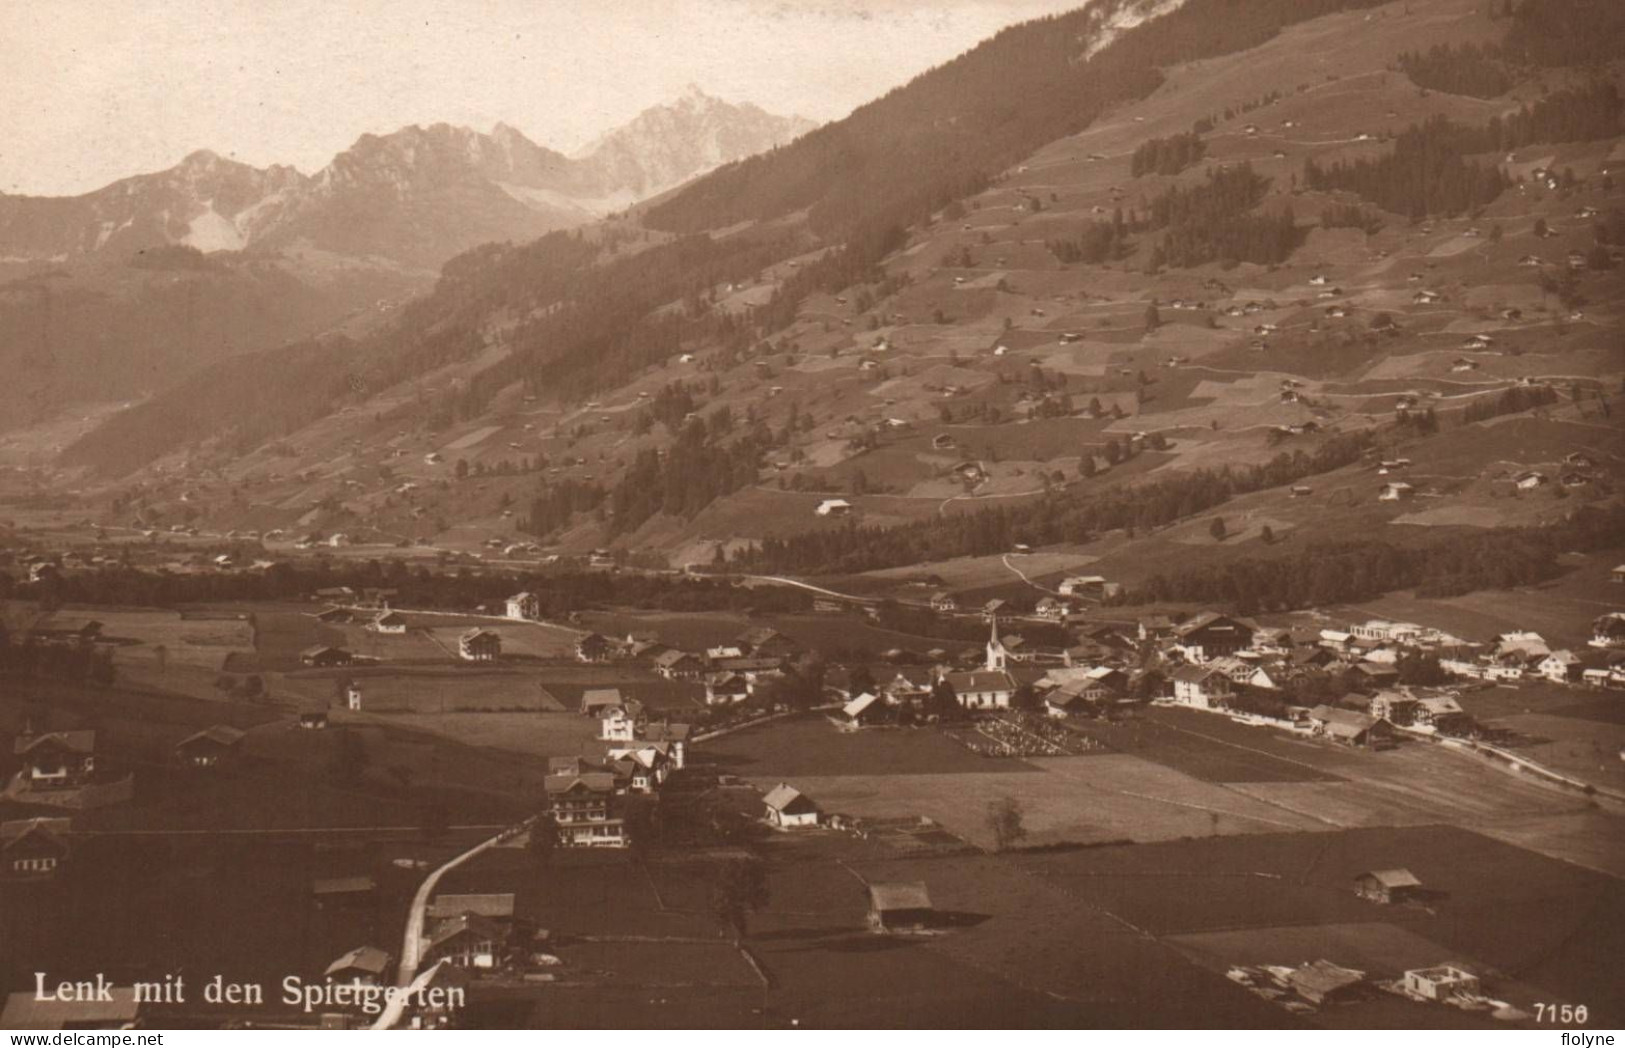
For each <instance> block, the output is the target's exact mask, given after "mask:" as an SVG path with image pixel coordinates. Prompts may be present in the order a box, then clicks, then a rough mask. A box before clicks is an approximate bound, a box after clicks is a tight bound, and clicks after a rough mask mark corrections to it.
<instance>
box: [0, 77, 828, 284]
mask: <svg viewBox="0 0 1625 1048" xmlns="http://www.w3.org/2000/svg"><path fill="white" fill-rule="evenodd" d="M813 126H814V124H813V123H812V122H811V121H808V120H805V119H802V118H800V117H780V116H775V115H772V114H769V113H767V112H764V111H763V110H762V109H760V108H758V107H756V106H754V105H750V104H748V103H747V104H742V105H733V104H730V103H728V102H725V101H723V100H721V99H718V98H713V97H711V96H709V95H706V94H705V93H704V92H702V91H700V90H699V89H698V88H697V87H693V86H691V87H690V88H689V89H688V90H687V91H686V92H685V93H684V94H683V95H682V97H680V98H679V99H677V100H676V101H674V102H673V103H671V104H668V105H661V106H655V107H653V108H650V109H647V110H645V111H644V112H642V113H641V114H639V115H638V116H637V117H636V118H634V119H633V120H632V121H631V122H630V123H628V124H626V125H624V126H623V127H620V128H617V129H615V130H613V131H610V132H609V133H607V134H605V135H604V136H603V137H601V138H600V139H598V140H597V141H596V142H594V143H593V144H592V145H591V146H589V147H588V148H586V149H584V150H582V151H580V152H579V153H577V154H576V155H574V156H566V155H564V154H563V153H560V152H557V151H555V150H552V149H548V148H546V147H545V146H541V145H538V144H537V143H535V142H533V141H531V140H530V139H529V138H527V137H526V136H525V135H524V134H523V133H522V132H520V131H519V130H517V129H515V128H513V127H510V126H508V125H506V124H500V123H499V124H497V125H496V126H495V127H494V128H493V129H492V130H491V132H490V133H489V134H485V133H481V132H479V131H474V130H471V129H469V128H466V127H455V126H452V125H449V124H432V125H430V126H428V127H421V126H418V125H411V126H408V127H403V128H401V129H399V130H398V131H395V132H393V133H390V134H385V135H375V134H367V135H363V136H361V138H359V139H357V140H356V142H355V143H354V144H353V145H352V146H350V148H348V149H346V150H345V151H344V152H342V153H340V154H338V155H337V156H335V157H334V158H333V160H332V162H331V163H329V164H328V165H327V166H326V167H324V168H323V169H322V170H320V171H318V172H316V173H315V174H313V175H305V174H302V173H301V172H299V171H297V170H295V169H294V168H292V167H288V166H284V165H273V166H271V167H267V168H256V167H252V166H250V165H248V164H243V163H239V162H237V161H235V160H231V159H229V158H226V157H222V156H219V155H217V154H215V153H213V152H210V151H208V150H199V151H197V152H194V153H192V154H191V155H189V156H187V157H186V158H185V159H184V160H182V161H181V162H180V163H179V164H178V165H176V166H175V167H173V168H170V169H168V170H166V171H159V172H156V173H153V174H145V175H136V176H133V177H130V178H125V179H121V180H119V181H117V182H114V183H113V184H111V185H109V186H106V187H104V188H102V189H98V190H96V191H94V192H90V193H86V194H83V195H80V196H74V197H35V196H10V195H5V194H0V263H6V264H9V266H10V267H13V268H15V267H17V266H20V265H35V266H37V265H40V264H54V265H60V264H62V263H65V262H72V261H74V260H78V259H83V258H87V257H95V256H101V257H113V258H118V259H124V258H128V257H129V256H131V255H133V254H135V253H136V252H140V251H146V250H151V249H152V248H155V247H163V246H168V245H176V244H179V245H187V246H190V247H194V248H197V249H198V250H200V251H203V252H213V251H244V250H256V249H264V250H266V251H277V250H285V249H288V248H292V247H298V246H305V247H309V248H314V249H316V250H318V251H324V252H331V253H335V254H339V255H343V256H349V257H353V258H364V259H369V260H374V261H379V260H382V261H387V262H389V263H394V264H398V265H402V266H408V267H416V268H426V269H434V268H436V267H438V266H439V264H440V263H441V262H443V261H445V260H446V259H447V258H450V257H451V256H452V255H455V254H457V253H458V252H460V251H463V250H466V249H467V248H469V247H472V246H474V245H476V244H480V243H485V242H488V241H501V240H514V241H519V240H528V239H532V238H534V237H537V236H540V235H541V234H543V233H546V232H549V231H550V230H554V229H562V228H569V227H571V226H576V225H580V224H582V223H584V222H589V221H592V220H593V219H595V218H598V217H601V216H602V215H604V214H606V213H608V212H611V211H615V210H619V209H622V208H625V207H627V206H629V205H631V204H633V203H636V202H638V201H640V200H643V199H647V198H648V197H651V196H654V195H656V194H659V193H661V192H664V191H666V190H668V189H671V188H673V187H674V186H677V185H680V184H681V183H683V182H685V181H687V180H689V179H691V178H693V177H695V176H696V175H700V174H703V173H705V172H706V171H709V170H711V169H712V168H715V167H717V166H719V165H722V164H725V163H728V162H729V161H732V160H737V159H740V158H742V157H746V156H749V155H751V154H754V153H758V152H761V151H764V150H767V149H771V148H773V147H775V146H778V145H782V144H785V143H787V142H789V141H791V140H792V139H794V138H796V137H797V136H799V135H801V134H803V133H805V132H806V131H808V130H810V129H811V128H812V127H813Z"/></svg>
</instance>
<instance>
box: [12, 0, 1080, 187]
mask: <svg viewBox="0 0 1625 1048" xmlns="http://www.w3.org/2000/svg"><path fill="white" fill-rule="evenodd" d="M1084 2H1085V0H366V2H357V0H202V2H200V0H0V85H3V91H0V99H3V100H0V192H6V193H39V194H52V195H55V194H65V193H80V192H84V191H87V190H90V189H95V188H97V187H100V186H102V185H105V184H106V183H108V182H110V181H113V180H114V179H117V178H121V177H124V176H126V175H130V174H136V173H140V172H144V171H155V170H160V169H163V168H166V167H170V166H172V165H173V164H175V163H176V162H178V161H179V160H180V159H181V158H182V157H183V156H185V155H186V154H187V153H189V152H191V151H192V150H194V149H213V150H214V151H216V152H218V153H220V154H222V155H224V156H230V157H234V158H235V159H238V160H241V161H244V162H245V163H250V164H254V165H256V166H264V165H266V164H271V163H291V164H293V165H294V166H295V167H297V168H299V169H300V170H301V171H304V172H306V173H307V174H308V173H310V172H313V171H315V170H317V169H319V168H321V167H323V166H324V165H326V163H327V162H328V161H329V160H330V159H331V158H332V156H333V154H334V153H337V152H339V151H340V150H342V149H344V148H346V147H347V146H349V145H350V143H352V142H353V141H355V139H356V138H357V136H359V135H361V134H362V133H364V132H368V131H372V132H378V133H386V132H389V131H393V130H394V129H396V128H398V127H401V126H403V125H405V124H414V123H415V124H430V123H434V122H437V121H447V122H450V123H456V124H467V125H470V126H472V127H476V128H478V129H480V130H482V131H484V130H489V129H490V127H491V125H492V124H494V123H496V122H497V121H499V120H500V121H505V122H507V123H509V124H512V125H513V126H515V127H517V128H518V129H519V130H521V131H523V132H524V133H525V134H527V135H529V136H530V137H531V138H533V139H535V140H536V141H538V142H540V143H542V144H544V145H548V146H552V147H553V148H556V149H562V150H565V151H569V150H571V149H574V148H576V147H578V146H580V145H583V144H586V143H587V142H589V141H591V140H592V139H593V138H595V137H596V136H597V135H598V134H599V133H600V132H602V131H605V130H607V129H609V128H611V127H613V126H615V125H617V124H619V123H622V122H624V121H625V120H627V119H629V118H631V117H632V116H634V115H636V114H637V113H638V112H639V111H640V110H642V109H644V108H646V107H648V106H650V105H655V104H658V103H661V102H664V101H668V100H670V99H672V98H674V97H676V96H677V95H678V94H680V93H681V92H682V91H683V89H684V88H685V86H687V85H688V84H689V83H694V84H696V85H698V86H699V87H700V88H701V89H702V90H704V91H705V92H706V93H708V94H712V95H716V96H719V97H721V98H725V99H727V100H729V101H733V102H742V101H750V102H755V103H756V104H758V105H760V106H762V107H763V108H764V109H767V110H769V111H770V112H775V113H781V114H786V115H787V114H790V113H799V114H801V115H803V116H808V117H812V118H814V119H817V120H829V119H833V118H837V117H841V116H844V115H845V114H846V113H848V112H850V111H851V110H852V108H853V107H855V106H857V105H860V104H862V103H863V102H866V101H868V100H869V99H871V98H874V97H876V96H878V95H881V94H883V93H885V92H886V91H887V90H888V89H890V88H891V87H894V86H896V85H897V84H900V83H903V82H904V81H905V80H907V79H908V78H909V77H911V76H913V75H914V74H916V73H919V72H921V71H923V70H925V69H927V68H929V67H930V66H933V65H936V64H938V63H940V62H943V61H945V60H947V59H949V58H952V57H953V56H954V55H956V54H959V53H960V52H962V51H964V50H966V49H968V48H969V47H971V46H973V45H974V44H975V43H977V41H979V40H981V39H983V38H985V37H987V36H990V35H992V34H993V33H994V32H996V31H997V30H998V29H999V28H1001V27H1003V26H1006V25H1009V24H1012V23H1014V22H1019V21H1022V20H1024V19H1027V18H1032V17H1035V16H1038V15H1042V14H1048V13H1052V12H1056V11H1064V10H1069V9H1071V8H1075V7H1079V6H1082V5H1083V4H1084Z"/></svg>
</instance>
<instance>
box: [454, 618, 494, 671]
mask: <svg viewBox="0 0 1625 1048" xmlns="http://www.w3.org/2000/svg"><path fill="white" fill-rule="evenodd" d="M457 654H458V656H459V657H461V658H463V659H464V660H466V661H468V662H491V661H493V660H495V659H496V658H497V657H498V656H499V655H501V654H502V636H501V635H500V634H499V633H497V632H496V631H495V630H488V629H482V628H480V627H478V626H476V627H474V628H473V629H470V630H466V631H464V632H463V633H462V634H461V635H460V636H459V637H458V638H457Z"/></svg>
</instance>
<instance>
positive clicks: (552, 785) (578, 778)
mask: <svg viewBox="0 0 1625 1048" xmlns="http://www.w3.org/2000/svg"><path fill="white" fill-rule="evenodd" d="M576 786H585V787H586V788H587V789H589V790H591V791H593V792H594V793H608V792H610V791H611V790H613V789H615V776H613V775H611V774H609V773H608V772H596V771H589V772H582V773H580V774H575V775H549V776H548V777H547V779H546V782H545V788H546V790H547V792H548V793H569V792H570V791H571V790H573V789H575V787H576Z"/></svg>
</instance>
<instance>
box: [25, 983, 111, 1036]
mask: <svg viewBox="0 0 1625 1048" xmlns="http://www.w3.org/2000/svg"><path fill="white" fill-rule="evenodd" d="M140 1020H141V1002H140V1001H138V1000H136V995H135V987H134V986H112V987H108V988H107V991H106V993H105V994H88V995H86V996H85V997H84V998H83V999H79V998H77V997H76V998H75V999H72V1000H69V999H67V998H63V997H57V996H54V995H52V996H43V997H42V996H40V995H38V994H36V993H35V992H34V991H33V990H22V991H19V992H17V993H13V994H9V995H8V996H7V997H6V1005H5V1008H4V1010H0V1029H6V1030H129V1029H133V1028H135V1026H136V1025H137V1024H138V1023H139V1022H140Z"/></svg>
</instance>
